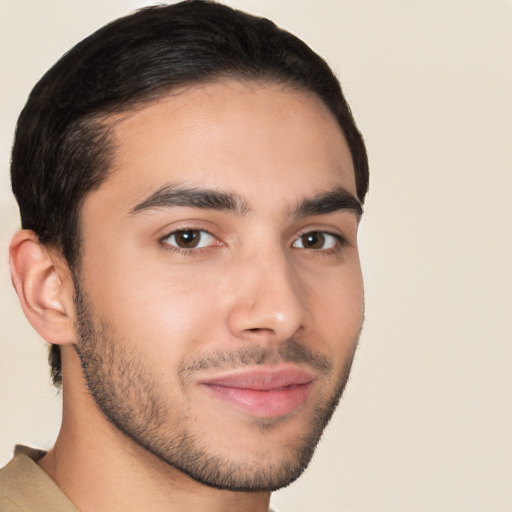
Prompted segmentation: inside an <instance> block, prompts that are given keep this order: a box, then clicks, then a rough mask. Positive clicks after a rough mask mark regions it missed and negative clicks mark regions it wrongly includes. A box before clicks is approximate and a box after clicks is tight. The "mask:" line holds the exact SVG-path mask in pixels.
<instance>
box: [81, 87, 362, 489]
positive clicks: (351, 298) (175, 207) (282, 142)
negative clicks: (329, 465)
mask: <svg viewBox="0 0 512 512" xmlns="http://www.w3.org/2000/svg"><path fill="white" fill-rule="evenodd" d="M116 121H117V122H116V124H115V126H114V128H113V134H112V136H113V139H114V142H115V145H116V157H115V162H114V164H113V169H112V173H111V175H110V176H109V177H108V178H107V180H106V181H105V182H104V183H103V184H102V185H101V187H99V189H97V190H96V191H94V192H92V193H91V194H90V195H89V196H88V197H87V198H86V200H85V203H84V206H83V211H82V236H83V241H84V245H83V249H82V254H81V268H80V278H79V283H78V294H77V301H76V306H77V315H78V318H79V321H78V322H77V331H78V343H77V345H78V351H79V355H80V359H81V363H82V367H83V370H84V375H85V378H86V381H87V384H88V387H89V390H90V392H91V394H92V395H93V397H94V399H95V400H96V403H97V404H98V406H99V408H100V409H101V411H102V413H103V414H104V415H105V416H106V417H107V418H108V419H109V420H110V421H111V422H112V423H113V424H114V425H115V426H116V427H117V428H118V429H119V430H120V431H122V432H123V433H124V434H126V435H127V436H128V438H130V439H131V440H132V441H133V442H135V443H137V444H138V445H139V446H142V447H143V448H145V449H147V450H148V451H150V452H152V453H153V454H155V455H156V456H157V457H158V458H159V459H161V460H163V461H165V462H167V463H169V464H170V465H171V466H172V467H174V468H177V469H178V470H180V471H182V472H184V473H186V474H188V475H190V476H192V477H193V478H194V479H195V480H197V481H199V482H202V483H205V484H207V485H210V486H213V487H219V488H225V489H232V490H273V489H276V488H279V487H282V486H284V485H286V484H288V483H289V482H291V481H292V480H294V479H295V478H296V477H297V476H298V475H299V474H300V473H301V472H302V470H303V469H304V468H305V466H306V465H307V463H308V461H309V459H310V458H311V456H312V453H313V451H314V448H315V446H316V443H317V442H318V439H319V437H320V435H321V432H322V430H323V428H324V427H325V425H326V423H327V421H328V420H329V418H330V416H331V414H332V412H333V410H334V407H335V406H336V404H337V402H338V400H339V398H340V396H341V393H342V390H343V388H344V385H345V382H346V380H347V377H348V372H349V368H350V364H351V361H352V357H353V354H354V350H355V346H356V343H357V338H358V334H359V331H360V329H361V325H362V319H363V287H362V279H361V271H360V265H359V257H358V249H357V227H358V219H359V214H358V209H359V203H358V202H357V200H356V199H355V197H354V196H355V180H354V170H353V165H352V161H351V157H350V152H349V149H348V147H347V144H346V142H345V140H344V137H343V135H342V132H341V130H340V128H339V127H338V125H337V123H336V121H335V119H334V118H333V117H332V115H331V114H330V112H329V111H328V109H327V108H326V107H325V106H324V105H323V104H322V103H321V101H320V100H318V99H317V98H316V97H315V96H313V95H311V94H309V93H306V92H301V91H297V90H295V89H291V88H289V87H284V86H280V85H261V84H254V83H241V82H236V81H228V82H217V83H212V84H208V85H201V86H194V87H192V88H189V89H188V90H183V91H179V92H177V93H173V94H172V95H169V96H167V97H165V98H163V99H160V100H158V101H155V102H154V103H152V104H150V105H149V106H145V107H143V108H142V109H140V110H137V111H135V112H132V113H130V114H129V115H125V116H124V117H123V118H122V119H117V120H116Z"/></svg>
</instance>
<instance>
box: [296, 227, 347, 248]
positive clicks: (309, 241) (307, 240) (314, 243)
mask: <svg viewBox="0 0 512 512" xmlns="http://www.w3.org/2000/svg"><path fill="white" fill-rule="evenodd" d="M339 243H340V240H339V238H338V237H336V236H335V235H331V234H329V233H325V232H323V231H309V232H308V233H304V234H303V235H301V236H300V237H299V238H297V240H295V242H294V243H293V247H297V248H300V249H317V250H321V249H333V248H335V247H336V246H337V245H339Z"/></svg>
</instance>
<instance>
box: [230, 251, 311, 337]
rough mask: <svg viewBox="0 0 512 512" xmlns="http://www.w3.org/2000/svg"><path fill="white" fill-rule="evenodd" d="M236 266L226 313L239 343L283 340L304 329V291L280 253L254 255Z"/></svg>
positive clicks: (305, 316)
mask: <svg viewBox="0 0 512 512" xmlns="http://www.w3.org/2000/svg"><path fill="white" fill-rule="evenodd" d="M249 260H250V261H245V262H243V263H240V266H243V269H244V270H243V271H242V272H240V273H238V272H234V274H235V275H236V274H238V279H237V282H235V283H233V284H234V287H235V288H236V291H235V293H234V294H233V296H234V302H233V303H232V305H231V308H230V312H229V319H228V323H229V329H230V331H231V333H232V334H233V335H234V336H235V337H237V338H239V339H243V340H253V341H256V340H261V341H264V340H268V341H277V342H280V341H285V340H287V339H290V338H292V337H293V336H296V335H297V334H298V333H299V331H301V330H302V329H304V327H305V324H306V321H307V316H308V310H307V308H306V306H305V304H304V299H305V290H304V289H303V286H301V283H300V282H299V279H298V277H297V276H296V273H295V271H294V269H293V268H292V267H291V265H290V264H289V262H288V261H287V259H286V257H285V255H284V254H274V255H263V254H261V253H260V254H258V255H255V256H253V257H251V258H249Z"/></svg>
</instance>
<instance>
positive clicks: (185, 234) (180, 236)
mask: <svg viewBox="0 0 512 512" xmlns="http://www.w3.org/2000/svg"><path fill="white" fill-rule="evenodd" d="M176 243H177V244H178V245H179V246H180V247H184V248H187V249H189V248H191V247H195V246H196V245H197V244H198V243H199V232H198V231H194V230H186V231H178V232H177V233H176Z"/></svg>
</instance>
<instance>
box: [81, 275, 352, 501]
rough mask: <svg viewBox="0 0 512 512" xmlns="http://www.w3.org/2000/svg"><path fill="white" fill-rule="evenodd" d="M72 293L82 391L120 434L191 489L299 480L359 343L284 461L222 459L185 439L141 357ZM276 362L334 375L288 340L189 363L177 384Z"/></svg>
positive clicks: (182, 425)
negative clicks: (211, 371) (200, 373)
mask: <svg viewBox="0 0 512 512" xmlns="http://www.w3.org/2000/svg"><path fill="white" fill-rule="evenodd" d="M75 287H76V295H75V306H76V312H77V325H76V328H77V334H78V339H79V342H78V346H77V351H78V355H79V358H80V362H81V366H82V370H83V374H84V377H85V380H86V384H87V386H88V389H89V392H90V394H91V395H92V397H93V398H94V400H95V402H96V404H97V406H98V408H99V409H100V410H101V412H102V413H103V414H104V416H105V417H106V418H107V419H108V421H109V422H110V423H112V424H113V425H114V426H115V427H116V428H117V429H118V430H119V431H120V432H122V433H124V434H125V435H126V436H128V437H129V438H131V439H132V440H133V441H134V442H135V443H136V444H137V445H139V446H140V447H142V448H144V449H146V450H147V451H148V452H150V453H152V454H154V455H155V456H156V457H158V459H160V460H161V461H164V462H166V463H167V464H169V465H170V466H172V467H174V468H176V469H178V470H179V471H181V472H183V473H185V474H187V475H189V476H190V477H191V478H193V479H194V480H195V481H197V482H199V483H201V484H204V485H207V486H210V487H214V488H218V489H225V490H232V491H245V492H248V491H274V490H277V489H280V488H282V487H286V486H287V485H289V484H290V483H292V482H293V481H294V480H296V479H297V478H298V477H299V476H300V475H301V474H302V472H303V471H304V470H305V469H306V467H307V466H308V464H309V462H310V461H311V458H312V456H313V453H314V451H315V449H316V446H317V444H318V442H319V440H320V438H321V436H322V433H323V431H324V429H325V427H326V426H327V424H328V423H329V421H330V419H331V417H332V415H333V413H334V411H335V409H336V407H337V405H338V403H339V401H340V399H341V396H342V394H343V390H344V389H345V386H346V383H347V381H348V377H349V373H350V368H351V365H352V360H353V356H354V353H355V348H356V346H357V338H356V340H354V344H353V350H352V351H351V353H350V355H349V357H348V358H347V361H346V363H345V365H344V368H343V371H342V372H341V374H340V375H339V376H338V378H337V381H336V385H335V386H334V387H333V391H332V392H331V393H330V395H329V396H328V397H326V398H325V399H323V400H322V401H321V403H318V404H317V405H316V407H315V409H314V411H313V412H312V414H311V416H310V418H309V421H308V424H307V428H305V429H304V433H303V435H302V436H300V438H298V439H297V440H295V442H294V443H290V444H289V445H288V446H286V447H283V449H282V453H275V450H274V452H270V453H269V452H268V450H265V448H264V447H262V453H261V456H258V457H257V460H253V459H248V458H247V457H245V458H244V454H240V453H232V454H229V455H225V454H222V453H216V452H215V447H214V446H213V447H212V446H208V445H207V442H206V441H205V439H201V437H200V434H195V433H194V432H192V431H191V429H190V426H189V425H188V424H189V423H191V422H190V418H187V415H186V414H182V416H181V417H178V418H176V411H172V410H171V406H170V405H168V400H166V398H165V397H164V396H163V393H162V392H161V391H159V390H158V389H157V386H156V385H155V379H154V378H153V375H152V373H151V371H150V370H149V368H148V366H149V365H147V364H146V362H145V361H144V359H142V357H143V355H142V353H140V352H137V353H132V352H130V351H129V350H128V349H127V348H126V347H125V346H123V343H122V342H121V341H122V340H120V339H119V337H118V336H116V335H115V331H114V329H113V328H112V326H109V325H108V324H107V323H106V322H105V321H103V320H100V319H99V318H97V315H95V314H93V313H92V311H91V308H90V304H89V303H88V301H87V299H86V297H85V296H84V294H83V293H82V292H81V290H80V287H79V285H78V283H75ZM276 360H280V361H289V362H296V363H307V364H309V365H313V366H316V367H317V369H318V370H320V369H321V370H322V371H323V372H325V374H328V373H329V372H331V371H332V364H331V362H330V361H328V360H327V359H325V358H324V357H323V356H321V355H319V354H316V353H315V352H313V351H311V349H309V348H308V347H307V346H306V345H304V344H302V343H300V342H298V341H296V340H290V341H289V342H287V343H285V344H283V345H282V346H281V347H280V348H279V350H278V352H276V351H275V350H270V349H268V348H261V347H257V346H254V347H249V348H248V349H244V350H238V351H237V352H236V353H230V354H225V353H222V354H218V355H217V357H211V358H207V359H204V358H203V359H198V360H193V361H188V362H187V363H186V364H182V365H181V366H180V371H179V373H180V382H181V383H182V384H185V382H186V381H187V379H188V378H190V375H191V374H193V372H194V371H196V370H198V369H204V368H205V367H206V368H212V367H213V368H222V367H225V366H226V365H227V367H228V368H234V367H242V366H246V365H248V364H263V363H265V362H269V361H276ZM276 362H277V361H276ZM173 413H174V414H173ZM187 420H188V421H187ZM279 422H280V419H279V418H278V419H271V420H255V428H259V429H260V431H268V434H269V435H270V434H271V431H272V430H273V429H274V428H278V427H279ZM236 435H237V432H232V433H226V436H236Z"/></svg>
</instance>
